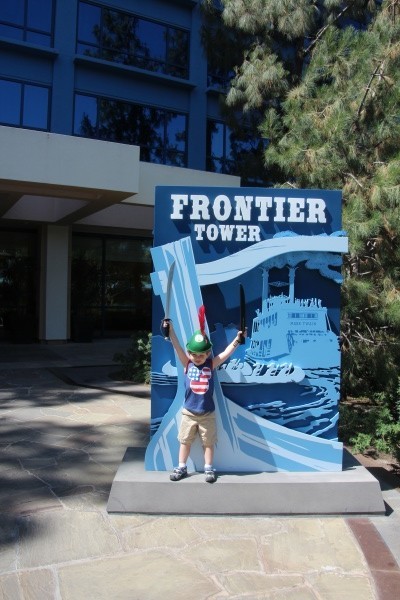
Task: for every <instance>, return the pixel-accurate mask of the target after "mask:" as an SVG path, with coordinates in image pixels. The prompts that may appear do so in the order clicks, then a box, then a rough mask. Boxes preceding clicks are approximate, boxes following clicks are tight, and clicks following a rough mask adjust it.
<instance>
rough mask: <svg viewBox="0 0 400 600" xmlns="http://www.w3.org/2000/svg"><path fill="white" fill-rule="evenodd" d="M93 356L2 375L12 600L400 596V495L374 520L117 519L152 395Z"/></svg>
mask: <svg viewBox="0 0 400 600" xmlns="http://www.w3.org/2000/svg"><path fill="white" fill-rule="evenodd" d="M85 346H86V345H85ZM57 348H58V347H57ZM87 351H88V349H87V348H82V350H80V354H81V357H79V356H78V354H77V352H75V351H74V349H73V348H69V349H68V352H70V356H68V357H66V353H67V349H63V350H62V349H60V350H58V349H53V350H52V352H53V358H51V357H49V356H47V357H46V365H50V367H51V368H50V369H49V368H46V365H45V364H42V363H40V362H35V361H34V360H32V361H29V360H28V361H25V362H23V361H20V362H19V363H18V364H17V363H16V362H14V363H13V365H10V364H9V363H6V362H4V361H3V364H2V365H1V364H0V506H1V514H0V599H1V600H2V599H5V600H60V599H61V600H92V599H93V600H94V599H96V600H102V599H104V600H114V599H122V600H125V599H126V600H153V599H154V600H158V599H163V600H169V599H171V600H172V599H173V600H179V599H180V598H182V599H183V598H185V599H187V598H193V599H194V600H197V599H199V600H200V599H219V598H221V599H222V598H229V599H236V598H250V599H252V600H253V599H254V600H257V599H264V598H268V599H272V600H275V599H276V600H281V599H282V600H292V599H293V600H330V599H332V600H345V599H349V600H396V598H398V597H400V593H399V594H397V592H398V591H400V570H399V566H398V562H396V558H397V561H399V555H400V549H399V548H398V540H399V538H400V535H399V534H400V506H399V505H400V503H399V497H400V494H399V493H398V491H397V490H394V489H388V490H387V494H388V495H387V498H386V496H385V499H386V501H387V502H391V503H392V504H393V505H394V506H393V507H392V508H388V515H387V516H382V517H373V518H366V517H362V518H357V517H352V518H347V519H346V518H342V517H340V516H339V517H318V518H316V517H300V518H296V517H223V516H222V517H194V516H191V517H188V516H184V515H182V516H174V517H171V516H163V515H159V516H158V515H157V516H154V515H153V516H149V515H113V514H108V513H107V512H106V504H107V499H108V493H109V490H110V487H111V483H112V480H113V477H114V475H115V473H116V471H117V469H118V466H119V464H120V462H121V460H122V457H123V455H124V452H125V450H126V448H127V446H138V447H143V446H145V445H146V443H147V440H148V432H149V414H150V400H149V389H148V388H147V387H146V386H131V387H129V388H128V387H125V388H124V386H123V385H121V386H120V387H118V385H114V383H110V382H109V381H108V384H107V380H108V373H109V370H110V369H109V367H107V366H104V367H102V368H99V367H98V366H97V367H96V368H93V367H94V365H95V364H96V362H97V365H98V364H102V361H103V360H105V359H106V358H107V357H106V356H105V357H104V358H103V356H97V357H95V356H92V355H91V356H90V357H89V354H90V351H89V353H88V355H87V356H86V355H85V357H84V358H82V352H87ZM54 353H55V354H54ZM54 356H55V358H54ZM111 356H112V353H111ZM79 363H81V366H85V367H86V369H81V370H80V371H78V369H77V366H78V365H79ZM90 364H92V368H91V369H90V368H89V366H90ZM108 364H111V363H110V361H108ZM54 365H57V367H56V368H55V369H54ZM17 366H18V368H17ZM51 369H53V370H51ZM57 369H58V370H57ZM68 374H69V375H68ZM85 374H86V375H85ZM79 377H80V380H79ZM93 377H95V379H96V381H95V382H93ZM73 379H74V380H76V381H77V383H75V384H74V383H72V380H73ZM166 476H167V474H166ZM171 485H176V484H171ZM205 485H206V484H205ZM384 494H386V491H384ZM379 528H381V530H382V532H383V533H382V535H384V534H385V532H384V530H385V528H386V529H387V531H386V534H388V532H389V531H390V532H391V535H392V537H393V540H392V541H393V545H392V552H393V553H392V552H391V551H390V549H389V547H388V544H386V543H385V541H384V539H383V537H381V536H380V535H379V534H378V532H377V529H379ZM386 534H385V535H386ZM365 540H368V545H367V546H365ZM396 543H397V546H396ZM389 545H390V544H389ZM368 549H369V551H368ZM393 549H394V550H393ZM398 551H399V555H397V557H395V556H394V554H396V553H397V552H398Z"/></svg>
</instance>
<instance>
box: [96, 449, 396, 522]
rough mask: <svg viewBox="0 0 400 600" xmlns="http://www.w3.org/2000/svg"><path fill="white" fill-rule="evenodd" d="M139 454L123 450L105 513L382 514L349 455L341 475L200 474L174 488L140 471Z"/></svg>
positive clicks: (377, 494)
mask: <svg viewBox="0 0 400 600" xmlns="http://www.w3.org/2000/svg"><path fill="white" fill-rule="evenodd" d="M144 454H145V449H144V448H127V450H126V453H125V456H124V458H123V461H122V463H121V465H120V467H119V469H118V471H117V474H116V476H115V478H114V481H113V484H112V488H111V492H110V496H109V500H108V504H107V511H108V512H109V513H144V514H182V515H189V514H192V515H315V514H320V515H331V514H384V513H385V505H384V502H383V497H382V493H381V489H380V486H379V483H378V481H377V480H376V479H375V477H373V476H372V475H371V474H370V473H369V471H367V469H365V467H363V466H362V465H361V464H360V463H359V462H358V461H357V460H356V459H355V458H354V457H353V456H352V455H351V454H350V453H348V452H346V451H345V452H344V462H343V470H342V471H340V472H332V473H328V472H323V473H321V472H319V473H305V472H301V473H286V472H275V473H236V474H233V473H226V474H225V473H218V480H217V481H216V482H215V483H214V484H209V483H206V482H205V480H204V474H203V473H191V474H190V475H189V477H187V478H186V479H183V480H182V481H179V482H172V481H170V480H169V473H168V472H166V471H146V470H145V467H144Z"/></svg>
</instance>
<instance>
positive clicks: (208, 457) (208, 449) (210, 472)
mask: <svg viewBox="0 0 400 600" xmlns="http://www.w3.org/2000/svg"><path fill="white" fill-rule="evenodd" d="M213 458H214V446H204V473H205V476H206V481H207V483H214V481H217V475H216V473H215V471H214V469H213V466H212V464H213Z"/></svg>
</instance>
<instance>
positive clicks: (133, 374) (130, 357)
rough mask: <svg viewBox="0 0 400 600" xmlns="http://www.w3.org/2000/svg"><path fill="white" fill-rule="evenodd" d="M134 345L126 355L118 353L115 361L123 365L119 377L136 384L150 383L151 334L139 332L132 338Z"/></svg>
mask: <svg viewBox="0 0 400 600" xmlns="http://www.w3.org/2000/svg"><path fill="white" fill-rule="evenodd" d="M131 339H132V344H131V346H130V347H129V348H128V350H127V351H126V353H125V354H123V353H122V352H117V353H116V354H114V357H113V360H114V361H115V362H118V363H121V365H122V369H121V371H120V372H119V373H118V375H119V376H120V377H121V378H122V379H126V380H128V381H135V382H136V383H150V374H151V333H149V332H148V331H137V332H136V333H134V334H133V335H132V336H131Z"/></svg>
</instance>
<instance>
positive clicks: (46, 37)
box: [0, 0, 53, 47]
mask: <svg viewBox="0 0 400 600" xmlns="http://www.w3.org/2000/svg"><path fill="white" fill-rule="evenodd" d="M0 35H1V36H4V37H8V38H12V39H15V40H21V41H23V42H31V43H32V44H38V45H40V46H48V47H50V46H52V45H53V0H1V2H0Z"/></svg>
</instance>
